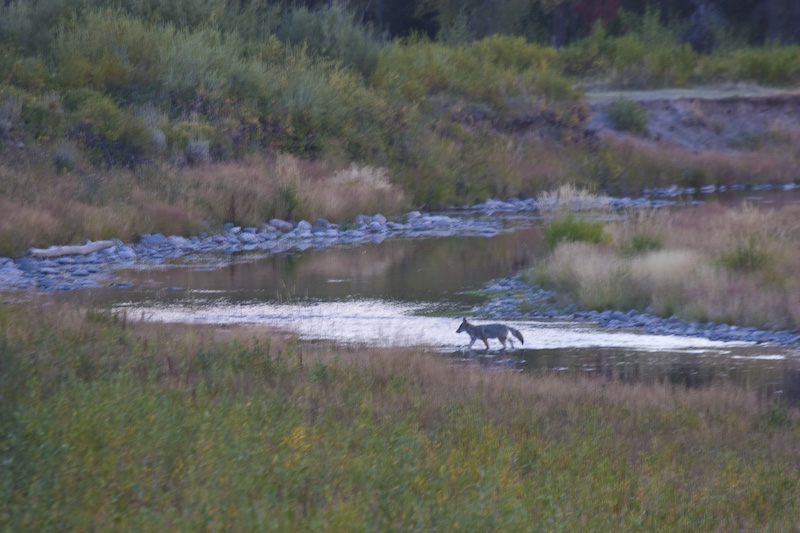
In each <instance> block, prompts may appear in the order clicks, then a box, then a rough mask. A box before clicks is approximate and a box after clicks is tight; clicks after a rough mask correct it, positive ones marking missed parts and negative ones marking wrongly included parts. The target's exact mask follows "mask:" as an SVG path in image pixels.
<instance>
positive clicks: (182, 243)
mask: <svg viewBox="0 0 800 533" xmlns="http://www.w3.org/2000/svg"><path fill="white" fill-rule="evenodd" d="M165 242H166V243H167V244H169V245H170V246H172V247H174V248H191V246H192V245H191V243H190V242H189V241H188V240H187V239H186V238H184V237H179V236H177V235H170V236H169V237H167V239H166V241H165Z"/></svg>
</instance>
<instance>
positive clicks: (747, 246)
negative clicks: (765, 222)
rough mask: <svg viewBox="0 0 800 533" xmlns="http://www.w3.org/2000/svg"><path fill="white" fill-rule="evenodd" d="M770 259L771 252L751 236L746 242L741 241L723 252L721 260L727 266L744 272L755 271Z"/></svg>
mask: <svg viewBox="0 0 800 533" xmlns="http://www.w3.org/2000/svg"><path fill="white" fill-rule="evenodd" d="M768 261H769V254H768V253H767V252H766V251H765V250H764V248H763V246H762V245H761V244H759V243H758V242H757V241H756V238H755V236H752V235H751V236H750V238H749V239H747V242H746V243H742V242H739V243H737V244H736V245H735V246H734V247H733V249H731V250H728V251H725V252H723V254H722V255H721V257H720V262H721V263H722V265H723V266H724V267H725V268H729V269H731V270H739V271H743V272H754V271H756V270H759V269H761V268H763V267H764V265H766V264H767V263H768Z"/></svg>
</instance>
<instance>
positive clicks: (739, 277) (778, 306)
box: [533, 204, 800, 329]
mask: <svg viewBox="0 0 800 533" xmlns="http://www.w3.org/2000/svg"><path fill="white" fill-rule="evenodd" d="M606 230H607V232H608V233H610V234H611V235H612V242H611V243H610V244H609V245H605V246H596V245H591V244H587V243H569V244H562V245H560V246H558V248H556V250H555V251H554V252H553V254H552V256H551V257H549V258H548V259H546V260H545V261H543V262H542V263H541V264H540V265H538V267H537V269H536V273H535V274H534V276H533V279H535V280H538V281H540V282H544V283H547V284H552V285H553V286H554V287H556V288H559V289H560V290H562V291H564V292H566V293H569V294H572V295H573V297H575V298H576V299H577V300H578V302H580V303H581V304H582V305H585V306H587V307H590V308H594V309H604V308H608V307H611V308H617V309H629V308H637V309H640V310H650V311H652V312H655V313H657V314H660V315H665V316H671V315H673V314H676V315H679V316H681V317H683V318H686V319H689V320H698V321H708V320H711V321H715V322H727V323H733V324H740V325H750V326H758V327H766V328H779V329H782V328H790V329H791V328H797V327H798V326H800V320H798V319H800V309H798V303H797V302H799V301H800V299H799V298H800V272H798V270H797V268H796V265H797V264H800V209H798V208H797V207H796V206H786V207H783V208H780V209H774V208H763V207H754V206H751V205H742V206H738V207H724V206H722V205H719V204H710V205H707V206H703V207H698V208H693V209H685V210H681V211H676V212H671V213H670V212H639V213H634V214H632V215H631V216H630V217H629V218H627V219H626V220H622V221H616V222H610V223H608V224H606Z"/></svg>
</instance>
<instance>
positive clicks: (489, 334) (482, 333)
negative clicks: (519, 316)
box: [456, 318, 525, 350]
mask: <svg viewBox="0 0 800 533" xmlns="http://www.w3.org/2000/svg"><path fill="white" fill-rule="evenodd" d="M462 331H466V332H467V335H469V338H470V339H471V340H470V343H469V346H467V349H470V348H472V345H473V344H474V343H475V341H476V340H478V339H480V340H482V341H483V342H484V344H486V349H487V350H488V349H489V339H497V340H499V341H500V342H501V343H502V344H503V349H504V350H505V349H506V339H508V342H510V343H511V347H512V348H513V347H514V341H513V339H512V338H511V337H510V336H509V335H508V333H509V332H511V333H512V334H513V335H514V336H515V337H516V338H518V339H519V342H521V343H522V344H525V341H524V340H522V333H520V332H519V330H517V329H514V328H512V327H509V326H506V325H504V324H484V325H483V326H475V325H473V324H470V323H469V322H467V319H466V318H465V319H464V320H463V321H462V322H461V325H460V326H459V327H458V329H457V330H456V333H461V332H462Z"/></svg>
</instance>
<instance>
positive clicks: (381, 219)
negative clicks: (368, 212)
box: [372, 213, 386, 225]
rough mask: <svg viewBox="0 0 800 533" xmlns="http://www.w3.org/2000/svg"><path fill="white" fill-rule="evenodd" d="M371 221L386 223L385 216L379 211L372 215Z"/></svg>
mask: <svg viewBox="0 0 800 533" xmlns="http://www.w3.org/2000/svg"><path fill="white" fill-rule="evenodd" d="M372 222H377V223H378V224H381V225H383V224H386V217H385V216H383V215H381V214H380V213H377V214H375V215H372Z"/></svg>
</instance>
